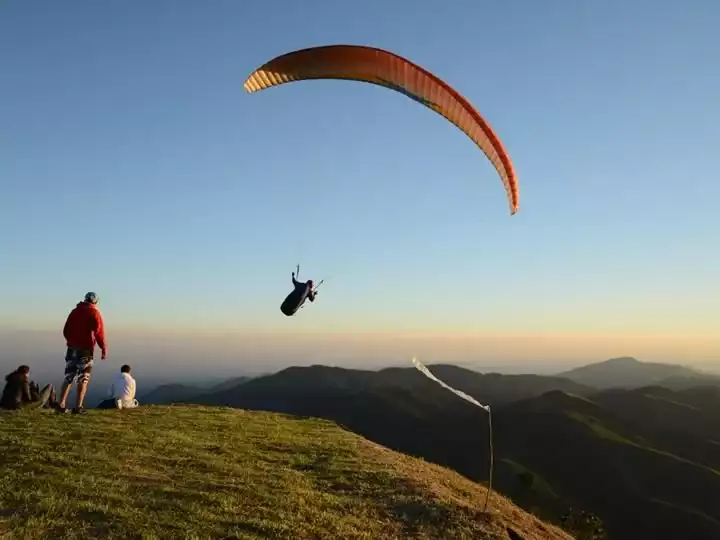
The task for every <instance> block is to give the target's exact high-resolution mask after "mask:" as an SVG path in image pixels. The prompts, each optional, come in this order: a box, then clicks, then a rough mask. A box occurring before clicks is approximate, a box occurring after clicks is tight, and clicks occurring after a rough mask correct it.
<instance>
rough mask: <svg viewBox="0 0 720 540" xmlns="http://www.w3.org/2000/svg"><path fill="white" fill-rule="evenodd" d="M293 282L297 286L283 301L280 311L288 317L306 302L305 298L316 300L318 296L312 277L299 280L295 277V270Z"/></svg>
mask: <svg viewBox="0 0 720 540" xmlns="http://www.w3.org/2000/svg"><path fill="white" fill-rule="evenodd" d="M292 283H293V287H295V288H294V290H293V291H292V292H291V293H290V294H288V295H287V297H286V298H285V300H284V301H283V303H282V304H281V305H280V311H282V312H283V314H284V315H287V316H288V317H290V316H291V315H294V314H295V313H296V312H297V310H298V309H300V308H301V307H302V305H303V304H304V303H305V300H310V301H311V302H314V301H315V297H316V296H317V292H316V291H315V290H314V289H313V285H314V283H313V280H312V279H309V280H308V281H305V282H302V281H298V280H297V279H295V272H293V273H292Z"/></svg>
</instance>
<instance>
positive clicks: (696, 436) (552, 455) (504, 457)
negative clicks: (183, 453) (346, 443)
mask: <svg viewBox="0 0 720 540" xmlns="http://www.w3.org/2000/svg"><path fill="white" fill-rule="evenodd" d="M430 369H431V371H432V372H433V373H434V374H435V375H436V376H438V377H440V378H441V379H442V380H444V381H445V382H447V383H448V384H451V385H452V386H455V387H457V388H458V389H460V390H463V391H465V392H466V393H468V394H470V395H472V396H474V397H475V398H477V399H478V400H479V401H482V402H485V403H490V404H491V405H493V411H494V412H493V422H494V426H495V449H496V461H495V463H496V470H495V482H496V484H495V485H496V487H497V488H498V489H499V490H500V491H501V492H503V493H505V494H506V495H508V496H511V497H512V498H513V500H515V501H516V502H518V503H519V504H521V505H522V506H523V507H524V508H527V509H532V510H533V511H534V512H537V513H538V515H541V516H543V517H544V518H545V519H549V520H553V521H558V520H559V519H560V517H561V515H562V514H563V513H564V512H565V511H566V510H567V509H568V508H569V507H574V508H576V509H586V510H589V511H591V512H592V513H595V514H598V515H599V516H600V518H601V519H602V521H603V522H604V523H605V525H606V526H607V529H608V531H610V532H611V533H612V535H611V538H621V539H622V538H708V539H710V538H720V506H719V505H717V504H716V501H717V500H720V474H718V473H717V472H716V470H715V469H714V467H718V463H717V458H716V456H717V454H718V452H717V450H716V449H719V448H720V446H718V445H717V440H718V437H717V424H718V423H716V424H715V425H713V423H712V418H713V416H712V415H713V414H715V415H716V414H717V409H715V408H714V407H716V405H717V399H718V396H717V392H715V389H712V388H710V389H708V388H701V389H690V390H686V391H683V392H673V391H671V390H669V389H666V388H661V387H646V388H643V389H637V390H632V391H631V390H608V391H597V390H594V389H591V388H589V387H587V386H584V385H580V384H578V383H573V382H571V381H568V380H567V379H563V378H545V377H538V376H524V375H521V376H517V375H512V376H510V375H508V376H505V375H484V374H480V373H476V372H472V371H469V370H465V369H462V368H457V367H454V366H430ZM546 389H547V390H548V391H544V390H546ZM198 399H199V400H200V401H201V402H203V403H205V404H216V405H229V406H232V407H238V408H247V409H259V410H269V411H278V412H286V413H291V414H297V415H301V416H315V417H321V418H327V419H331V420H334V421H336V422H339V423H341V424H342V425H344V426H346V427H348V428H349V429H351V430H353V431H356V432H357V433H360V434H362V435H364V436H366V437H368V438H370V439H371V440H374V441H376V442H379V443H381V444H383V445H386V446H388V447H390V448H393V449H395V450H399V451H402V452H405V453H408V454H411V455H415V456H421V457H423V458H425V459H427V460H429V461H432V462H435V463H438V464H441V465H445V466H449V467H452V468H454V469H455V470H457V471H458V472H460V473H461V474H463V475H466V476H467V477H469V478H472V479H475V480H479V481H485V480H487V478H488V476H487V473H488V471H487V462H488V442H489V441H488V434H487V415H486V413H485V412H484V411H482V410H481V409H479V408H477V407H474V406H473V405H471V404H469V403H467V402H465V401H463V400H460V399H458V398H457V397H456V396H454V395H453V394H451V393H450V392H448V391H446V390H445V389H443V388H441V387H440V386H439V385H437V384H436V383H434V382H433V381H430V380H429V379H427V378H426V377H424V376H423V375H422V374H421V373H419V372H417V370H415V369H413V368H409V369H404V368H393V369H387V370H381V371H379V372H373V371H363V370H345V369H341V368H327V367H324V366H313V367H311V368H289V369H287V370H283V371H282V372H279V373H277V374H275V375H272V376H267V377H261V378H258V379H255V380H253V381H250V382H248V383H246V384H244V385H242V386H240V387H236V388H233V389H230V390H226V391H224V392H219V393H216V394H212V395H204V396H200V397H199V398H198ZM713 411H714V412H713Z"/></svg>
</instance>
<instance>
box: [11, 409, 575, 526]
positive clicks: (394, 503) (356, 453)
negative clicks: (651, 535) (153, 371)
mask: <svg viewBox="0 0 720 540" xmlns="http://www.w3.org/2000/svg"><path fill="white" fill-rule="evenodd" d="M0 423H2V429H0V448H3V452H2V453H1V454H0V463H1V464H2V470H3V482H2V483H0V509H1V510H0V536H1V537H2V538H7V539H8V540H10V539H15V538H17V539H20V538H23V539H29V540H30V539H41V538H42V539H54V538H78V539H79V538H107V539H111V540H113V539H118V540H119V539H122V540H125V539H130V538H133V539H134V538H227V539H229V538H248V539H250V538H293V539H298V540H303V539H311V538H312V539H318V540H319V539H328V540H329V539H333V540H335V539H353V538H357V539H360V538H377V539H379V540H382V539H388V540H395V539H398V538H426V539H446V538H458V539H459V538H488V539H495V540H517V539H518V538H522V539H527V540H569V539H570V536H568V535H567V534H566V533H564V532H562V531H560V530H558V529H557V528H555V527H553V526H551V525H548V524H545V523H543V522H541V521H540V520H538V519H537V518H535V517H533V516H531V515H529V514H528V513H526V512H524V511H522V510H521V509H519V508H518V507H517V506H514V505H513V504H512V503H511V502H510V501H508V500H507V499H505V498H503V497H501V496H500V495H498V494H496V493H493V494H492V496H491V497H490V500H489V505H488V509H487V510H488V511H487V512H486V513H484V512H482V504H483V502H484V500H485V495H486V493H487V490H486V489H485V488H484V487H482V486H480V485H478V484H475V483H473V482H470V481H469V480H467V479H466V478H463V477H461V476H460V475H458V474H457V473H455V472H452V471H449V470H447V469H444V468H441V467H438V466H436V465H432V464H429V463H426V462H423V461H421V460H418V459H413V458H410V457H407V456H403V455H400V454H397V453H395V452H392V451H390V450H388V449H387V448H383V447H381V446H378V445H377V444H374V443H372V442H370V441H368V440H366V439H364V438H362V437H359V436H358V435H356V434H353V433H348V432H347V431H345V430H342V429H340V428H338V427H337V426H336V425H334V424H332V423H330V422H326V421H321V420H316V419H313V420H298V419H297V418H290V417H287V416H283V415H277V414H262V413H248V412H240V411H232V410H228V409H220V408H213V409H208V408H204V407H179V406H172V407H145V406H141V407H140V408H137V409H132V410H122V411H116V410H111V411H98V410H90V411H89V412H88V414H86V415H84V416H83V417H78V416H74V415H67V416H63V417H58V416H57V415H54V414H44V413H43V412H41V411H36V412H35V413H31V414H23V413H20V414H15V413H0ZM77 433H86V434H87V436H82V442H81V443H79V441H78V439H77V437H76V434H77ZM219 435H220V436H219Z"/></svg>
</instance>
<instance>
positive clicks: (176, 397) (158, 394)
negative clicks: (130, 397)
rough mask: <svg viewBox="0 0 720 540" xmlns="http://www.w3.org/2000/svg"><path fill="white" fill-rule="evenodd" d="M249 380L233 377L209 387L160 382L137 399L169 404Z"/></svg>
mask: <svg viewBox="0 0 720 540" xmlns="http://www.w3.org/2000/svg"><path fill="white" fill-rule="evenodd" d="M249 380H251V378H250V377H233V378H231V379H228V380H227V381H223V382H221V383H219V384H216V385H214V386H211V387H209V388H208V387H205V386H195V385H188V384H162V385H160V386H157V387H155V388H154V389H153V390H151V391H150V392H148V393H147V394H143V395H141V396H140V397H138V401H139V402H140V403H142V404H147V405H169V404H171V403H175V402H183V401H188V400H191V399H192V398H194V397H196V396H199V395H202V394H208V393H211V394H212V393H217V392H223V391H225V390H227V389H229V388H236V387H238V386H240V385H241V384H244V383H246V382H247V381H249Z"/></svg>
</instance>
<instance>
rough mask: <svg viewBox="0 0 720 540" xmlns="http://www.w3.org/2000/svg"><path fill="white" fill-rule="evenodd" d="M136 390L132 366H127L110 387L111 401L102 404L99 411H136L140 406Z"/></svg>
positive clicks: (123, 367) (122, 368)
mask: <svg viewBox="0 0 720 540" xmlns="http://www.w3.org/2000/svg"><path fill="white" fill-rule="evenodd" d="M135 390H136V385H135V379H133V377H132V375H130V366H128V365H127V364H125V365H124V366H122V367H121V368H120V373H118V374H117V375H116V376H115V380H114V381H113V383H112V384H111V385H110V391H109V392H108V393H109V395H110V399H106V400H105V401H103V402H102V403H100V405H98V409H134V408H135V407H137V406H138V401H137V399H135Z"/></svg>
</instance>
